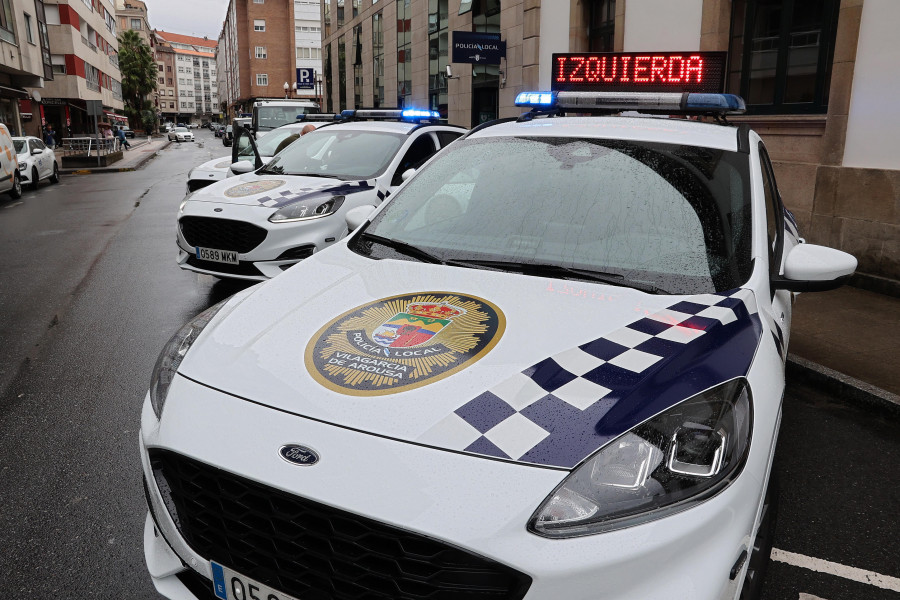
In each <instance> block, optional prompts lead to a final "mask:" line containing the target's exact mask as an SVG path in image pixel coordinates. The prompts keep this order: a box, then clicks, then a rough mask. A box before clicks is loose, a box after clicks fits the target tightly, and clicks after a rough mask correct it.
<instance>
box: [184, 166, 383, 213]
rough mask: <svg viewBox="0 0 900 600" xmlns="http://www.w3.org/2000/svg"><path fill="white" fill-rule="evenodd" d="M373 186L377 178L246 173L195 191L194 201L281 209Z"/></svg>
mask: <svg viewBox="0 0 900 600" xmlns="http://www.w3.org/2000/svg"><path fill="white" fill-rule="evenodd" d="M372 187H374V182H373V181H344V180H341V179H335V178H331V177H304V176H299V175H291V176H289V177H286V176H279V175H257V174H255V173H246V174H244V175H240V176H238V177H229V178H227V179H225V180H223V181H219V182H218V183H214V184H213V185H210V186H207V187H205V188H202V189H200V190H198V191H196V192H194V194H193V195H192V196H191V197H190V201H191V202H216V203H218V204H239V205H243V206H260V207H267V208H280V207H282V206H285V205H286V204H290V203H291V202H295V201H298V200H302V199H304V198H310V197H314V196H317V195H338V194H350V193H354V192H360V191H364V190H366V189H371V188H372Z"/></svg>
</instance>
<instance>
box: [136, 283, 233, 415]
mask: <svg viewBox="0 0 900 600" xmlns="http://www.w3.org/2000/svg"><path fill="white" fill-rule="evenodd" d="M227 302H228V300H223V301H222V302H219V303H218V304H214V305H213V306H210V307H209V308H207V309H206V310H204V311H203V312H202V313H200V314H199V315H197V316H196V317H194V318H193V319H191V320H190V321H188V323H187V324H186V325H185V326H184V327H182V328H181V329H179V330H178V333H176V334H175V335H173V336H172V339H170V340H169V341H168V342H167V343H166V345H165V346H163V349H162V352H160V353H159V358H157V359H156V366H154V367H153V376H152V377H151V378H150V405H151V406H152V407H153V412H154V413H156V418H157V419H158V418H160V417H161V416H162V411H163V406H165V404H166V396H167V395H168V393H169V386H170V385H172V380H173V379H175V373H176V371H178V366H179V365H180V364H181V361H182V360H184V357H185V355H186V354H187V352H188V350H190V349H191V346H192V345H193V344H194V342H196V341H197V337H198V336H199V335H200V332H201V331H203V329H204V328H205V327H206V326H207V325H209V322H210V321H212V319H213V317H215V316H216V313H218V312H219V311H220V310H222V307H223V306H225V304H226V303H227Z"/></svg>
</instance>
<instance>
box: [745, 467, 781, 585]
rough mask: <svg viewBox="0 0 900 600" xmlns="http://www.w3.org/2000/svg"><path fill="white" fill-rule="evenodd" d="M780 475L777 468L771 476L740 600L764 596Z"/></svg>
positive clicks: (776, 513)
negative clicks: (776, 471) (777, 473)
mask: <svg viewBox="0 0 900 600" xmlns="http://www.w3.org/2000/svg"><path fill="white" fill-rule="evenodd" d="M778 487H779V486H778V477H777V475H776V473H775V470H774V469H773V470H772V474H771V475H770V476H769V487H768V488H767V489H766V497H765V498H764V499H763V514H762V519H761V521H760V524H759V530H758V531H757V532H756V537H755V538H754V539H753V544H752V545H751V546H750V548H751V551H750V557H749V559H748V560H747V563H748V564H747V575H746V577H744V585H743V586H742V587H741V596H740V600H759V598H761V597H762V590H763V583H764V581H765V578H766V570H767V568H768V566H769V555H770V554H771V553H772V542H773V541H774V539H773V538H774V537H775V523H776V521H777V520H778Z"/></svg>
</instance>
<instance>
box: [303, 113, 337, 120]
mask: <svg viewBox="0 0 900 600" xmlns="http://www.w3.org/2000/svg"><path fill="white" fill-rule="evenodd" d="M340 118H341V115H332V114H330V113H315V114H304V115H297V120H298V121H337V120H339V119H340Z"/></svg>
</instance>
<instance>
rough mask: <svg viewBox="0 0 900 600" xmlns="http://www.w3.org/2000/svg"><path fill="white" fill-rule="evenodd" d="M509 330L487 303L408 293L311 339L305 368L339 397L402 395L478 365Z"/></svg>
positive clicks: (357, 312)
mask: <svg viewBox="0 0 900 600" xmlns="http://www.w3.org/2000/svg"><path fill="white" fill-rule="evenodd" d="M505 327H506V320H505V317H504V315H503V313H502V312H501V311H500V309H499V308H497V307H496V306H494V305H493V304H491V303H490V302H488V301H487V300H483V299H481V298H476V297H474V296H467V295H463V294H454V293H449V292H422V293H417V294H404V295H400V296H393V297H390V298H383V299H381V300H377V301H375V302H370V303H369V304H366V305H364V306H360V307H357V308H355V309H353V310H350V311H348V312H346V313H344V314H343V315H341V316H339V317H337V318H336V319H334V320H332V321H331V322H330V323H328V324H327V325H325V327H323V328H322V329H320V330H319V331H318V332H317V333H316V335H314V336H313V338H312V340H310V342H309V344H308V345H307V348H306V356H305V362H306V367H307V369H308V370H309V373H310V374H311V375H312V377H313V378H314V379H315V380H316V381H317V382H319V383H320V384H322V385H324V386H325V387H327V388H328V389H331V390H333V391H336V392H339V393H342V394H349V395H354V396H377V395H383V394H390V393H397V392H401V391H405V390H408V389H414V388H417V387H420V386H423V385H426V384H428V383H432V382H434V381H438V380H440V379H443V378H445V377H449V376H450V375H452V374H453V373H456V372H458V371H460V370H462V369H464V368H466V367H467V366H469V365H471V364H472V363H474V362H475V361H477V360H479V359H480V358H481V357H482V356H484V355H485V354H486V353H487V352H489V351H490V350H491V348H493V347H494V346H495V345H496V344H497V342H498V341H499V340H500V337H501V336H502V335H503V331H504V329H505Z"/></svg>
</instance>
